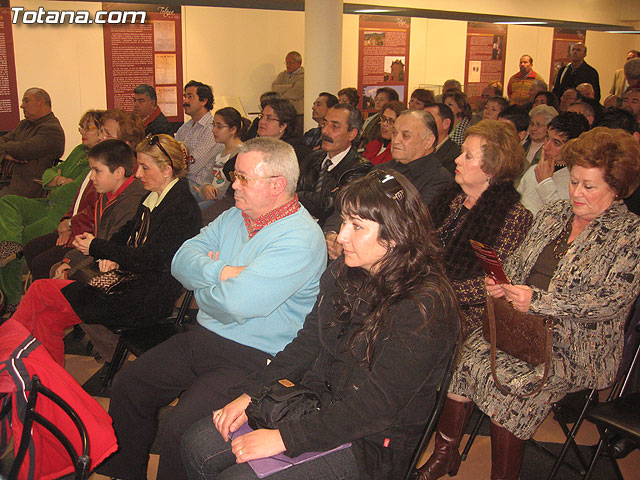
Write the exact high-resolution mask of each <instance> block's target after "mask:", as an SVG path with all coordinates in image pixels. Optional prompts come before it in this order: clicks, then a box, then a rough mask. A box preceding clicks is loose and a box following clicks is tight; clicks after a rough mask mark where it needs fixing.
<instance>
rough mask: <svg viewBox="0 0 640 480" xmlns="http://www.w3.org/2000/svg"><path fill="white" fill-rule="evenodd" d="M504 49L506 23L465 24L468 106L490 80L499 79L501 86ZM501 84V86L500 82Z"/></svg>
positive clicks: (477, 97)
mask: <svg viewBox="0 0 640 480" xmlns="http://www.w3.org/2000/svg"><path fill="white" fill-rule="evenodd" d="M506 49H507V26H506V25H495V24H493V23H483V22H468V23H467V50H466V57H467V61H466V62H465V68H464V91H465V93H466V94H467V99H468V101H469V104H470V105H471V107H472V108H474V109H475V108H476V106H477V104H478V100H480V95H481V94H482V90H483V89H484V88H485V87H486V86H487V85H489V84H490V83H492V82H499V83H500V85H502V79H503V78H504V57H505V55H504V53H505V51H506ZM502 87H503V89H504V86H503V85H502Z"/></svg>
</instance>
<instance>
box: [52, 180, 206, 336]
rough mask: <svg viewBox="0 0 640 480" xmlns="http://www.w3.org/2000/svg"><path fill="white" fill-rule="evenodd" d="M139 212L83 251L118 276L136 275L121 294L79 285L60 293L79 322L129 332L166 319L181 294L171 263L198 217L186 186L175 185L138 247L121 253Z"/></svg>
mask: <svg viewBox="0 0 640 480" xmlns="http://www.w3.org/2000/svg"><path fill="white" fill-rule="evenodd" d="M145 208H146V207H144V206H143V205H142V203H140V205H139V206H138V211H137V212H136V214H135V216H134V217H133V218H132V219H131V220H129V221H128V222H127V223H126V224H125V225H124V226H123V227H122V228H121V229H120V230H119V231H118V232H116V233H114V234H113V236H112V237H111V239H110V240H101V239H98V238H96V239H94V240H93V241H92V242H91V246H90V248H89V254H90V255H91V256H93V257H94V258H99V259H108V260H113V261H114V262H117V263H118V264H119V265H120V268H122V269H123V270H126V271H129V272H134V273H137V274H139V278H138V279H137V280H136V281H134V282H132V283H131V284H129V285H128V286H127V289H126V291H124V292H123V293H121V294H119V295H111V296H106V297H105V296H102V295H100V294H99V293H97V292H96V291H95V290H94V289H93V288H92V287H87V286H86V285H84V284H82V283H80V282H73V283H70V284H69V285H67V286H66V287H64V288H63V289H62V293H63V295H64V296H65V298H66V299H67V301H68V302H69V303H70V304H71V306H72V307H73V310H74V311H75V312H76V314H77V315H78V316H79V317H80V318H81V319H82V321H83V322H85V323H99V324H102V325H106V326H111V327H118V326H133V325H142V324H148V323H152V322H155V321H157V320H161V319H163V318H164V317H166V316H167V315H168V314H169V313H171V309H172V308H173V303H174V302H175V300H176V298H177V297H178V295H179V294H180V290H181V288H182V287H181V285H180V283H179V282H178V281H177V280H176V279H175V278H173V276H172V275H171V260H172V259H173V255H174V254H175V253H176V251H177V250H178V248H179V247H180V245H182V243H183V242H184V241H185V240H188V239H189V238H191V237H193V236H195V235H196V234H197V233H198V232H199V230H200V227H201V226H202V217H201V214H200V209H199V208H198V204H197V202H196V200H195V198H193V195H191V192H190V191H189V185H188V183H187V181H186V180H185V179H181V180H179V181H178V183H176V184H175V185H174V186H173V188H172V189H171V190H169V192H168V193H167V195H166V197H165V198H164V199H163V200H162V202H161V203H160V205H158V206H157V207H156V208H155V209H154V210H153V211H152V212H151V219H150V224H149V233H148V236H147V240H146V242H145V243H144V245H143V246H142V247H140V248H132V247H127V245H126V244H127V240H128V239H129V236H130V235H131V232H133V231H134V229H135V226H136V224H137V223H138V222H139V220H140V218H141V217H142V212H143V211H144V209H145Z"/></svg>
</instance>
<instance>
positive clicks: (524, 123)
mask: <svg viewBox="0 0 640 480" xmlns="http://www.w3.org/2000/svg"><path fill="white" fill-rule="evenodd" d="M498 120H500V121H501V122H509V123H510V124H511V125H513V127H514V128H515V129H516V133H517V134H518V138H519V139H520V144H521V145H522V146H523V147H524V145H525V143H526V140H527V136H528V130H529V114H528V113H527V109H526V108H524V107H522V106H520V105H509V106H508V107H507V108H505V109H504V110H502V112H500V115H498Z"/></svg>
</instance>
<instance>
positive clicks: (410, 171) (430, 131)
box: [323, 110, 453, 260]
mask: <svg viewBox="0 0 640 480" xmlns="http://www.w3.org/2000/svg"><path fill="white" fill-rule="evenodd" d="M437 144H438V127H437V125H436V121H435V120H434V118H433V116H432V115H431V114H430V113H429V112H427V111H425V110H405V111H404V112H402V113H401V114H400V115H399V116H398V118H397V119H396V123H395V124H394V129H393V136H392V140H391V157H392V160H391V161H390V162H387V163H383V164H381V165H377V166H375V167H374V168H373V169H374V170H376V169H379V168H384V169H390V170H393V171H395V172H398V173H400V174H402V175H404V176H405V177H406V178H407V179H408V180H409V181H410V182H411V183H412V184H413V186H414V187H416V189H417V190H418V192H419V193H420V195H421V196H422V199H423V200H424V202H425V204H426V205H428V204H429V203H430V202H431V200H433V198H434V197H435V196H436V195H438V193H440V192H441V191H442V190H443V189H444V188H446V187H448V186H449V185H450V184H451V183H452V182H453V177H452V176H451V174H450V173H449V172H448V171H447V169H445V168H444V167H443V166H442V163H441V162H440V159H439V158H438V154H437V152H436V151H435V146H436V145H437ZM340 224H341V218H340V215H339V212H334V214H333V215H332V216H331V217H329V218H328V219H327V221H326V222H325V224H324V226H323V230H324V232H325V238H326V241H327V250H328V252H329V258H330V259H331V260H334V259H336V258H337V257H339V256H340V255H341V254H342V245H341V244H339V243H338V242H337V237H338V232H339V231H340Z"/></svg>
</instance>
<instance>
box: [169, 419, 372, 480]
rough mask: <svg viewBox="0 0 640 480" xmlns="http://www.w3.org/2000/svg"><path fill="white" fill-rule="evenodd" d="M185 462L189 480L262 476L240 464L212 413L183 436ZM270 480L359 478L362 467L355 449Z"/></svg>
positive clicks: (226, 479)
mask: <svg viewBox="0 0 640 480" xmlns="http://www.w3.org/2000/svg"><path fill="white" fill-rule="evenodd" d="M181 448H182V461H183V464H184V467H185V469H186V471H187V476H188V478H189V480H212V479H217V480H246V479H255V478H258V477H257V476H256V474H255V472H254V471H253V469H252V468H251V467H250V466H249V464H248V463H236V456H235V455H234V454H233V452H232V451H231V443H225V441H224V440H223V439H222V436H221V435H220V433H218V430H216V427H215V426H214V425H213V421H212V419H211V415H209V416H207V417H205V418H203V419H202V420H200V421H198V422H196V423H195V424H194V425H193V426H192V427H191V428H190V429H189V430H187V432H185V434H184V435H182V443H181ZM266 478H269V480H300V479H305V480H351V479H353V480H356V479H357V478H359V475H358V467H357V466H356V460H355V458H354V456H353V452H352V451H351V448H345V449H344V450H338V451H337V452H333V453H330V454H328V455H325V456H323V457H319V458H316V459H315V460H311V461H309V462H305V463H301V464H299V465H294V466H292V467H290V468H287V469H285V470H280V471H279V472H276V473H274V474H271V475H269V476H268V477H266Z"/></svg>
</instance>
